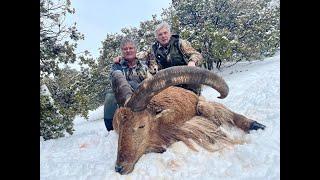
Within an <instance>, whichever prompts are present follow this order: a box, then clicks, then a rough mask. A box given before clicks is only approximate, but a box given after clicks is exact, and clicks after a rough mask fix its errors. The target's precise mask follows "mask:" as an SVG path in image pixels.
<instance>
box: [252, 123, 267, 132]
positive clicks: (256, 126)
mask: <svg viewBox="0 0 320 180" xmlns="http://www.w3.org/2000/svg"><path fill="white" fill-rule="evenodd" d="M265 128H266V126H265V125H263V124H260V123H258V122H257V121H253V122H252V123H251V125H250V128H249V131H251V130H258V129H262V130H264V129H265Z"/></svg>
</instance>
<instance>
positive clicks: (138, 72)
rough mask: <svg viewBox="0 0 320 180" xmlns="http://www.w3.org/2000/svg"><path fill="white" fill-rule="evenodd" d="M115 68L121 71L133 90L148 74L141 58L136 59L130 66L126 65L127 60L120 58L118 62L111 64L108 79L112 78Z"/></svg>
mask: <svg viewBox="0 0 320 180" xmlns="http://www.w3.org/2000/svg"><path fill="white" fill-rule="evenodd" d="M116 70H120V71H122V73H123V74H124V76H125V77H126V79H127V81H128V83H129V84H130V85H131V87H132V89H133V90H135V89H136V88H137V87H138V86H139V84H140V83H141V82H142V81H143V80H144V79H145V78H147V77H148V75H149V74H148V73H149V72H148V67H147V65H146V64H145V61H141V60H136V65H135V66H133V67H131V68H130V67H129V66H128V62H127V61H126V60H124V59H121V60H120V63H117V64H113V65H112V66H111V71H110V79H111V78H112V76H111V74H112V72H113V71H116ZM111 80H112V79H111Z"/></svg>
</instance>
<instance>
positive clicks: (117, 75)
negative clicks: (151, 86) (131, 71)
mask: <svg viewBox="0 0 320 180" xmlns="http://www.w3.org/2000/svg"><path fill="white" fill-rule="evenodd" d="M111 80H112V81H111V83H112V89H113V92H114V95H115V97H116V100H117V103H118V105H120V106H123V105H124V103H125V102H126V100H127V99H129V98H130V97H131V95H132V94H133V92H132V89H131V86H130V84H129V83H128V81H127V80H126V77H125V76H124V75H123V74H122V72H121V71H120V70H117V71H113V72H112V73H111Z"/></svg>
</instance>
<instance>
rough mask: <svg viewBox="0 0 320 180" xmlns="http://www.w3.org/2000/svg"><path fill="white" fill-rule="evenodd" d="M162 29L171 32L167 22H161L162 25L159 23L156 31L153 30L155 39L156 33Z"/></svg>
mask: <svg viewBox="0 0 320 180" xmlns="http://www.w3.org/2000/svg"><path fill="white" fill-rule="evenodd" d="M163 28H166V29H167V30H168V31H169V32H171V27H170V25H169V24H168V23H167V22H165V21H163V22H162V23H160V24H158V25H157V26H156V29H155V31H154V35H155V37H157V32H158V31H159V30H160V29H163Z"/></svg>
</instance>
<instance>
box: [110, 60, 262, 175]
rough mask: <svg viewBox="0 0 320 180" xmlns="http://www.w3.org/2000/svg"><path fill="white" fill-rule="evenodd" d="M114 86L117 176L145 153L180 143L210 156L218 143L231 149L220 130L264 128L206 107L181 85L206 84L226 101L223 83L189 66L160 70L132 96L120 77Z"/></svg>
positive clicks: (219, 108)
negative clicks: (233, 127)
mask: <svg viewBox="0 0 320 180" xmlns="http://www.w3.org/2000/svg"><path fill="white" fill-rule="evenodd" d="M112 75H113V76H114V78H113V81H112V86H113V90H114V92H115V96H116V99H117V102H118V104H119V105H120V106H121V107H120V108H118V109H117V110H116V112H115V115H114V118H113V127H114V129H115V131H116V132H117V133H118V134H119V139H118V153H117V160H116V165H115V170H116V172H119V173H120V174H128V173H130V172H132V171H133V169H134V165H135V164H136V162H137V161H138V160H139V158H140V157H141V156H142V155H143V154H145V153H149V152H157V153H162V152H164V151H165V150H166V147H168V146H170V145H171V144H173V143H174V142H177V141H183V142H184V143H185V144H186V145H187V146H188V147H190V148H191V149H194V150H195V148H194V147H193V146H192V143H191V141H190V140H193V141H194V142H195V143H197V144H199V145H200V146H202V147H204V148H205V149H207V150H209V151H212V150H213V148H212V145H213V144H215V143H216V142H218V141H219V142H224V143H231V144H232V143H233V141H232V140H231V139H230V138H228V136H227V135H226V134H224V133H223V132H222V131H221V130H220V129H219V128H218V127H219V126H220V125H221V124H229V125H235V126H237V127H239V128H240V129H242V130H243V131H245V132H249V130H252V129H255V130H256V129H264V128H265V126H264V125H262V124H260V123H258V122H256V121H254V120H251V119H248V118H246V117H245V116H243V115H240V114H237V113H235V112H232V111H231V110H229V109H227V108H226V107H225V106H223V105H222V104H220V103H214V102H207V101H205V100H204V99H203V98H200V97H199V96H197V95H196V94H195V93H193V92H192V91H189V90H186V89H183V88H180V87H176V86H175V85H179V84H204V85H208V86H211V87H212V88H214V89H215V90H217V91H218V92H219V93H220V97H218V98H225V97H226V96H227V95H228V92H229V88H228V86H227V84H226V82H225V81H224V80H223V79H222V78H221V77H219V76H217V75H216V74H214V73H213V72H211V71H209V70H206V69H203V68H198V67H189V66H175V67H170V68H167V69H163V70H161V71H159V72H157V74H156V75H155V76H153V77H151V78H147V79H145V80H144V81H143V82H142V83H141V84H140V86H139V87H138V89H137V90H136V91H135V92H132V90H131V88H130V85H129V84H128V83H127V81H126V80H125V77H124V76H123V75H122V73H121V72H120V71H115V72H113V74H112Z"/></svg>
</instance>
